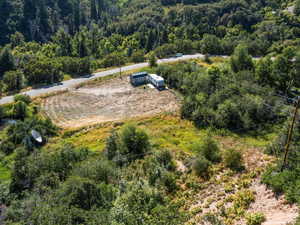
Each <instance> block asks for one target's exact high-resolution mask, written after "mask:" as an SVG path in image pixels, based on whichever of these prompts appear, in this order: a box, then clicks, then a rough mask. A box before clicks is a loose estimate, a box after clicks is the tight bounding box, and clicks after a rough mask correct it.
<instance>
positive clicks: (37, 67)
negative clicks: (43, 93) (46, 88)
mask: <svg viewBox="0 0 300 225" xmlns="http://www.w3.org/2000/svg"><path fill="white" fill-rule="evenodd" d="M61 67H62V64H61V63H60V62H59V61H58V60H56V59H51V58H47V57H39V58H33V59H31V60H30V61H29V62H28V63H27V64H25V65H24V74H25V76H26V78H27V80H28V82H29V83H30V84H32V85H36V84H52V83H57V82H60V81H62V79H63V75H62V73H61Z"/></svg>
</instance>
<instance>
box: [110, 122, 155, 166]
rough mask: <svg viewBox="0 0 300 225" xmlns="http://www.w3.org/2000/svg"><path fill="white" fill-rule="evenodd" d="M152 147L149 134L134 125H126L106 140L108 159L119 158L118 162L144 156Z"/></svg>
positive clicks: (121, 162)
mask: <svg viewBox="0 0 300 225" xmlns="http://www.w3.org/2000/svg"><path fill="white" fill-rule="evenodd" d="M149 149H150V142H149V137H148V135H147V134H146V133H145V132H144V131H143V130H141V129H139V128H137V127H136V126H134V125H127V126H124V127H123V128H122V129H121V130H120V131H119V132H118V133H113V134H112V135H111V136H110V137H109V138H108V139H107V141H106V154H107V158H108V159H110V160H111V159H113V158H117V157H118V159H117V162H118V164H120V165H122V164H123V163H124V162H125V161H129V162H130V161H133V160H135V159H137V158H143V157H144V156H145V153H146V152H147V151H148V150H149Z"/></svg>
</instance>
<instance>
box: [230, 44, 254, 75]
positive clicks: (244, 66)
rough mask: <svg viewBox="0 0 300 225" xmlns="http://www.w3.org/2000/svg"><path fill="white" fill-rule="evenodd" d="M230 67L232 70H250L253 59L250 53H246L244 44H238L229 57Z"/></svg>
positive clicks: (246, 49)
mask: <svg viewBox="0 0 300 225" xmlns="http://www.w3.org/2000/svg"><path fill="white" fill-rule="evenodd" d="M230 64H231V69H232V70H233V71H234V72H239V71H243V70H252V69H253V61H252V57H251V55H249V53H248V48H247V46H245V45H238V46H237V47H236V48H235V50H234V53H233V55H232V56H231V58H230Z"/></svg>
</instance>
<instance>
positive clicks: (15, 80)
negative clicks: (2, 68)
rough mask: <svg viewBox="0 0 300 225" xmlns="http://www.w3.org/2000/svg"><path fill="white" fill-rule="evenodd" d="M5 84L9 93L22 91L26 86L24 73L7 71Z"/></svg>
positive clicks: (4, 79) (4, 77) (4, 78)
mask: <svg viewBox="0 0 300 225" xmlns="http://www.w3.org/2000/svg"><path fill="white" fill-rule="evenodd" d="M3 82H4V83H5V84H6V90H7V91H15V90H21V89H22V88H23V87H24V86H25V77H24V74H23V72H22V71H20V70H16V71H7V72H5V73H4V76H3Z"/></svg>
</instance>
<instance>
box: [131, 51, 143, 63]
mask: <svg viewBox="0 0 300 225" xmlns="http://www.w3.org/2000/svg"><path fill="white" fill-rule="evenodd" d="M144 54H145V53H144V51H142V50H138V51H135V52H133V53H132V55H131V61H132V62H134V63H139V62H144V61H145V55H144Z"/></svg>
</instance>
